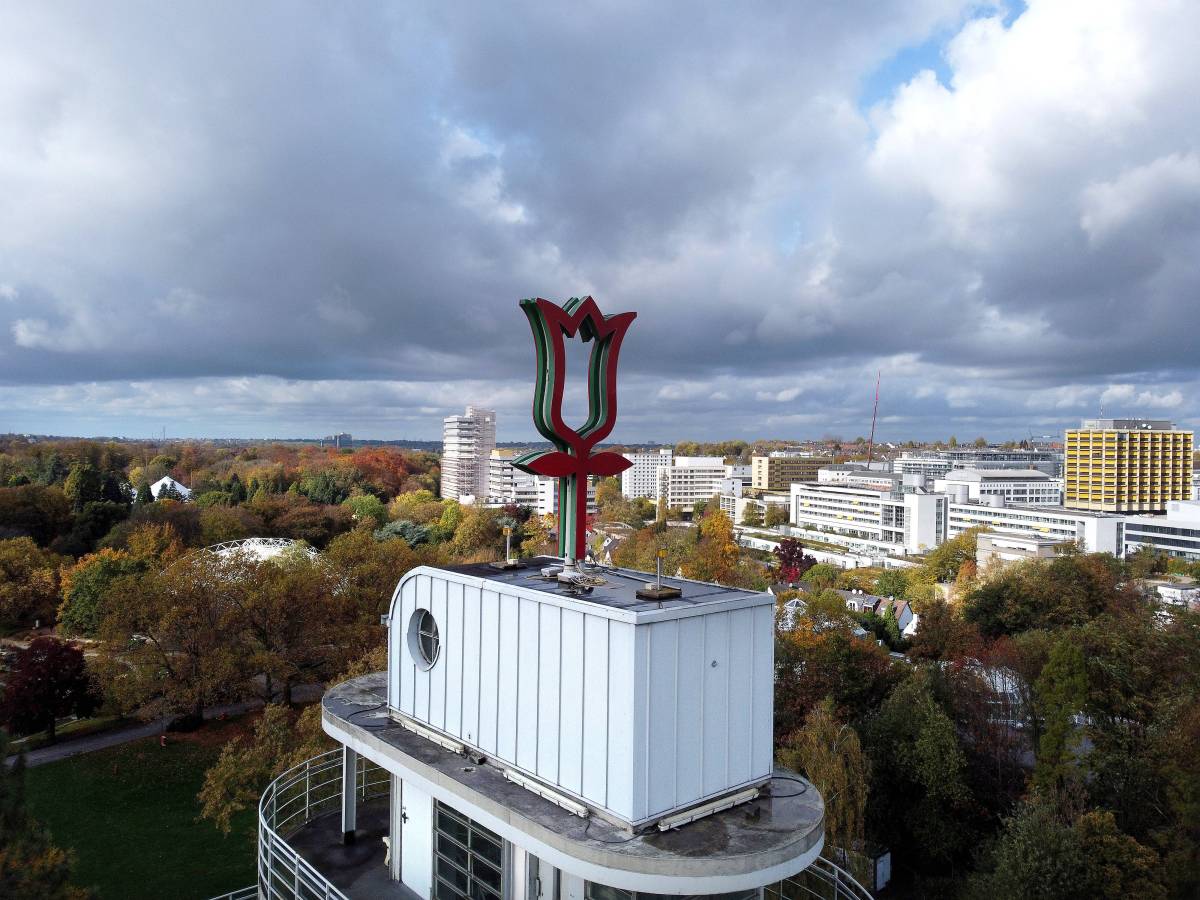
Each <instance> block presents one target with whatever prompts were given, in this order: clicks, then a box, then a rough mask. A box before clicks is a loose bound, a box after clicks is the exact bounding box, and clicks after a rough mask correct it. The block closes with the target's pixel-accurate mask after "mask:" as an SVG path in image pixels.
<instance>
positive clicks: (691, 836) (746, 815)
mask: <svg viewBox="0 0 1200 900" xmlns="http://www.w3.org/2000/svg"><path fill="white" fill-rule="evenodd" d="M489 577H491V576H489ZM386 694H387V687H386V673H384V672H374V673H372V674H370V675H363V676H361V677H359V678H352V679H350V680H349V681H344V682H342V683H341V684H339V685H336V686H334V687H332V688H330V689H329V690H328V691H327V692H326V694H325V697H324V699H323V700H322V701H321V705H322V710H321V712H322V719H323V720H324V722H325V723H326V725H333V726H334V727H336V728H337V729H339V730H341V731H344V732H348V733H350V734H351V735H353V736H354V737H355V738H356V739H358V740H360V741H362V742H363V743H364V744H365V745H366V746H368V747H370V748H372V750H373V751H374V753H373V755H374V756H375V757H378V758H382V759H393V760H396V761H397V762H399V763H400V764H401V765H403V766H404V767H405V768H407V769H408V770H410V771H413V772H416V773H417V774H419V775H420V776H421V777H423V778H425V779H426V780H427V781H430V782H431V783H434V784H436V785H438V786H439V787H441V788H442V789H444V790H445V791H447V792H449V793H450V794H451V795H453V796H457V797H460V798H462V799H463V800H465V801H467V802H469V803H471V804H473V805H474V806H475V807H478V808H481V809H484V810H486V811H487V812H489V813H491V814H492V815H494V816H496V817H497V818H498V819H500V820H502V821H504V822H507V823H508V824H510V825H512V826H513V827H515V828H518V829H520V830H521V831H522V832H523V833H525V834H528V835H530V836H532V837H534V838H536V839H537V840H540V841H542V842H543V843H545V844H547V845H549V846H552V847H555V848H556V849H558V850H560V851H562V852H564V853H567V854H569V855H570V856H572V857H574V858H576V859H580V860H584V861H587V862H591V863H595V864H597V865H602V866H605V867H608V868H611V869H618V870H624V871H628V872H638V873H646V874H661V875H679V876H710V875H730V874H742V873H750V872H758V871H761V870H765V869H767V868H770V867H772V866H776V865H782V864H784V863H786V862H788V861H789V860H792V859H796V858H798V857H800V856H801V855H802V854H804V853H806V852H807V851H809V850H811V849H812V848H813V847H814V846H816V845H817V844H818V843H819V842H820V841H821V840H822V838H823V836H824V816H825V805H824V802H823V801H822V799H821V795H820V794H819V793H818V791H817V790H816V788H814V787H813V786H812V785H811V784H809V783H808V782H807V781H805V780H804V779H802V778H800V777H799V776H797V775H795V774H794V773H792V772H788V771H786V770H782V769H777V770H776V772H775V775H774V776H772V779H771V781H770V782H769V783H768V784H767V785H766V786H765V787H764V788H763V792H762V794H761V795H760V796H759V797H758V798H757V799H755V800H752V801H750V802H748V803H743V804H741V805H739V806H736V807H733V808H732V809H728V810H726V811H724V812H721V813H717V814H715V815H710V816H706V817H705V818H702V819H699V820H697V821H695V822H692V823H690V824H688V825H684V826H681V827H680V828H677V829H675V830H672V831H666V832H660V831H659V830H658V829H657V828H655V829H652V830H650V831H647V832H645V833H642V834H631V833H630V831H629V830H628V829H627V828H623V827H621V826H618V825H614V824H612V823H610V822H608V821H606V820H604V819H602V818H600V817H599V816H597V815H592V816H590V817H589V818H587V819H583V818H580V817H579V816H576V815H574V814H572V813H570V812H568V811H567V810H565V809H563V808H562V807H560V806H557V805H556V804H554V803H551V802H550V801H548V800H545V799H543V798H542V797H539V796H538V795H536V794H534V793H533V792H531V791H528V790H526V789H525V788H523V787H520V786H519V785H516V784H514V783H512V782H510V781H508V780H507V779H505V777H504V775H503V773H502V772H501V771H500V769H498V768H496V767H495V766H492V765H488V764H486V763H485V764H483V765H475V764H473V763H472V762H470V761H469V760H468V759H466V758H465V757H463V756H460V755H459V754H457V753H453V752H451V751H450V750H446V749H444V748H443V747H441V746H439V745H437V744H435V743H433V742H432V741H429V740H426V739H425V738H423V737H420V736H419V735H417V734H414V733H413V732H411V731H409V730H408V729H406V728H404V727H402V726H401V725H399V724H398V723H396V722H394V721H392V720H391V719H390V718H389V717H388V713H387V706H386ZM376 761H378V759H377V760H376Z"/></svg>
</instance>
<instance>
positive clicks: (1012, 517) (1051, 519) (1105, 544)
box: [945, 497, 1124, 556]
mask: <svg viewBox="0 0 1200 900" xmlns="http://www.w3.org/2000/svg"><path fill="white" fill-rule="evenodd" d="M1123 525H1124V517H1123V516H1118V515H1113V514H1111V513H1104V512H1093V511H1087V510H1078V509H1066V508H1065V507H1062V506H1006V505H1004V500H1003V498H1001V497H988V498H987V502H986V503H969V502H968V503H962V502H958V501H956V500H951V501H950V502H949V504H948V507H947V515H946V535H945V536H946V538H954V537H958V536H959V535H960V534H962V533H963V532H964V531H966V530H967V529H969V528H986V529H988V530H990V531H995V532H1001V533H1005V534H1021V535H1027V536H1031V537H1040V538H1044V539H1046V540H1049V541H1053V542H1055V543H1060V544H1061V543H1066V542H1070V541H1074V542H1076V543H1078V544H1079V546H1080V547H1081V548H1082V549H1083V551H1084V552H1085V553H1111V554H1113V555H1114V556H1118V555H1120V553H1121V547H1122V540H1123V536H1124V535H1123Z"/></svg>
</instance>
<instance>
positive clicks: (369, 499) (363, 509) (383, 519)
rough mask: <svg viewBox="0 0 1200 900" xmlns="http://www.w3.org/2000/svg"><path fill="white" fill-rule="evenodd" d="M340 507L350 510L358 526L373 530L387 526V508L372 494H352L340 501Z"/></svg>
mask: <svg viewBox="0 0 1200 900" xmlns="http://www.w3.org/2000/svg"><path fill="white" fill-rule="evenodd" d="M342 506H344V507H346V508H347V509H349V510H350V513H351V515H352V516H353V518H354V521H355V523H356V524H358V525H362V526H366V527H369V528H371V529H375V528H382V527H383V526H384V525H386V524H387V520H388V512H387V507H386V506H384V505H383V501H382V500H380V499H379V498H378V497H376V496H375V495H374V494H353V495H351V496H350V497H347V498H346V499H345V500H344V501H342Z"/></svg>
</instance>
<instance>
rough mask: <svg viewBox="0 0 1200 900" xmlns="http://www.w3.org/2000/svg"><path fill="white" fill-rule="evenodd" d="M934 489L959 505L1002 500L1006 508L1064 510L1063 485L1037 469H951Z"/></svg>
mask: <svg viewBox="0 0 1200 900" xmlns="http://www.w3.org/2000/svg"><path fill="white" fill-rule="evenodd" d="M933 489H934V491H936V492H937V493H939V494H949V495H950V496H951V497H952V498H954V499H955V500H957V501H958V502H960V503H962V502H967V501H970V500H974V501H976V502H986V500H987V498H988V497H1000V498H1002V499H1003V500H1004V503H1005V505H1006V506H1009V505H1013V504H1017V505H1021V506H1060V505H1061V504H1062V482H1061V481H1059V480H1058V479H1057V478H1051V477H1050V476H1049V475H1047V474H1046V473H1045V472H1039V471H1038V470H1036V469H951V470H950V471H949V472H947V473H946V475H945V476H944V477H942V478H938V479H935V480H934V482H933Z"/></svg>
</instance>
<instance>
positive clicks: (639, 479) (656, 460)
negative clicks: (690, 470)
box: [621, 447, 674, 500]
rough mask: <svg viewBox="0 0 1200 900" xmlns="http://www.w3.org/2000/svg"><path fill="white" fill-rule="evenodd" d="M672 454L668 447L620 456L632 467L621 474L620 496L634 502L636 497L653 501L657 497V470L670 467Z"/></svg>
mask: <svg viewBox="0 0 1200 900" xmlns="http://www.w3.org/2000/svg"><path fill="white" fill-rule="evenodd" d="M673 454H674V451H673V450H672V449H671V448H670V447H662V448H661V449H658V450H647V451H645V452H640V453H625V454H622V455H623V456H624V457H625V458H626V459H627V460H629V461H630V462H631V463H633V465H632V466H630V467H629V468H628V469H626V470H625V471H624V472H622V473H621V495H622V496H623V497H625V499H626V500H635V499H637V498H638V497H648V498H650V499H651V500H653V499H654V498H655V497H657V496H658V470H659V468H660V467H661V466H669V465H671V458H672V455H673Z"/></svg>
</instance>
